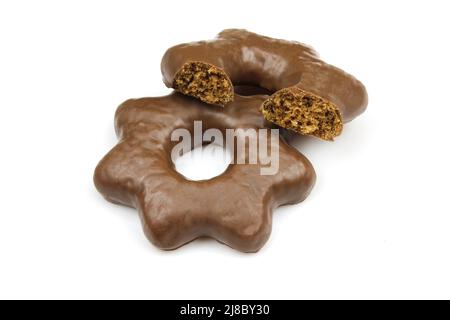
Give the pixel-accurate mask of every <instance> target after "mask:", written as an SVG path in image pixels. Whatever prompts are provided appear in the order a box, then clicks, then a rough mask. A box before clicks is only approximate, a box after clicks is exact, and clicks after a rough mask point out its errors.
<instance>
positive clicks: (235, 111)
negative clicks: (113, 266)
mask: <svg viewBox="0 0 450 320" xmlns="http://www.w3.org/2000/svg"><path fill="white" fill-rule="evenodd" d="M266 97H267V96H262V95H260V96H252V97H242V96H238V95H236V97H235V100H234V102H232V103H231V104H230V105H228V106H227V108H221V107H218V106H210V105H207V104H204V103H202V102H200V101H198V100H196V99H193V98H190V97H186V96H183V95H181V94H179V93H172V94H170V95H168V96H165V97H157V98H142V99H136V100H128V101H126V102H124V103H123V104H122V105H121V106H120V107H119V108H118V110H117V112H116V117H115V127H116V133H117V135H118V138H119V143H118V144H117V145H116V146H115V147H114V148H113V149H112V150H111V151H110V152H109V153H108V154H107V155H106V156H105V157H104V158H103V159H102V160H101V161H100V163H99V164H98V166H97V168H96V170H95V174H94V181H95V185H96V187H97V189H98V190H99V191H100V193H101V194H102V195H103V196H104V197H105V198H106V199H107V200H109V201H111V202H114V203H120V204H124V205H127V206H131V207H135V208H137V209H138V211H139V213H140V217H141V221H142V224H143V229H144V231H145V234H146V235H147V237H148V238H149V240H150V241H151V242H153V243H154V244H155V245H156V246H157V247H159V248H162V249H175V248H177V247H179V246H182V245H183V244H186V243H187V242H190V241H192V240H194V239H196V238H198V237H203V236H205V237H212V238H215V239H217V240H218V241H220V242H223V243H225V244H227V245H229V246H230V247H233V248H235V249H237V250H240V251H244V252H254V251H257V250H259V249H260V248H261V247H262V246H263V245H264V243H265V242H266V241H267V239H268V237H269V234H270V231H271V224H272V221H271V220H272V211H273V209H274V208H276V207H278V206H281V205H284V204H294V203H298V202H300V201H302V200H303V199H305V198H306V197H307V195H308V194H309V193H310V191H311V189H312V187H313V185H314V182H315V172H314V169H313V167H312V165H311V163H310V162H309V161H308V160H307V159H306V158H305V157H304V156H303V155H301V154H300V153H299V152H298V151H297V150H295V149H294V148H292V147H291V146H289V145H288V144H286V143H285V142H284V140H282V139H280V145H279V170H278V173H276V174H275V175H260V168H261V165H260V164H231V165H229V167H228V168H227V170H226V171H225V172H224V173H223V174H221V175H219V176H217V177H214V178H212V179H209V180H201V181H190V180H187V179H186V178H185V177H184V176H182V175H181V174H179V173H178V172H177V171H176V170H175V168H174V164H173V162H172V160H171V150H172V148H173V146H174V144H176V143H175V142H172V141H171V139H170V137H171V133H172V131H173V130H174V129H177V128H185V129H187V130H189V131H190V132H192V131H193V123H194V121H195V120H201V121H203V130H206V129H208V128H217V129H219V130H222V131H223V130H225V129H226V128H255V129H258V128H264V127H265V125H266V123H265V120H264V118H263V117H262V115H261V113H260V112H259V107H260V105H261V103H262V101H263V100H264V99H265V98H266ZM269 141H270V139H269Z"/></svg>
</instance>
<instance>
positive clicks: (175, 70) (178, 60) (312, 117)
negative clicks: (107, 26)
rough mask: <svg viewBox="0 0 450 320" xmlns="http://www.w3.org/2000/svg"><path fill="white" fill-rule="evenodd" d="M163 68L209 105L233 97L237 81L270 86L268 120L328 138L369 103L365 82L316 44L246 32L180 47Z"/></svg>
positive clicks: (171, 83) (174, 84) (171, 82)
mask: <svg viewBox="0 0 450 320" xmlns="http://www.w3.org/2000/svg"><path fill="white" fill-rule="evenodd" d="M161 70H162V74H163V79H164V83H165V84H166V86H168V87H171V88H174V89H175V90H178V91H179V92H181V93H183V94H186V95H190V96H193V97H196V98H198V99H200V100H202V101H204V102H206V103H209V104H217V105H226V104H227V103H229V102H230V101H232V100H233V85H253V86H258V87H261V88H265V89H267V90H269V91H271V92H272V93H273V95H272V96H271V97H270V98H269V99H267V100H266V101H265V102H264V103H263V105H262V113H263V114H264V117H265V118H266V119H267V120H269V121H271V122H273V123H276V124H277V125H279V126H281V127H284V128H287V129H289V130H292V131H295V132H297V133H300V134H305V135H312V136H315V137H319V138H321V139H324V140H333V138H334V137H336V136H338V135H339V134H340V133H341V131H342V128H343V123H344V122H348V121H351V120H352V119H354V118H355V117H356V116H358V115H359V114H361V113H362V112H363V111H364V110H365V109H366V106H367V101H368V98H367V92H366V89H365V87H364V85H363V84H362V83H361V82H360V81H358V80H357V79H356V78H354V77H353V76H351V75H349V74H348V73H346V72H344V71H342V70H340V69H338V68H336V67H334V66H331V65H329V64H327V63H325V62H323V61H322V60H320V59H319V57H318V54H317V53H316V52H315V51H314V50H313V49H312V48H310V47H308V46H306V45H304V44H301V43H298V42H291V41H285V40H280V39H273V38H269V37H265V36H261V35H258V34H256V33H252V32H248V31H246V30H239V29H228V30H224V31H222V32H221V33H219V35H218V36H217V38H216V39H214V40H210V41H198V42H191V43H184V44H180V45H177V46H174V47H172V48H170V49H169V50H167V52H166V53H165V54H164V57H163V59H162V62H161Z"/></svg>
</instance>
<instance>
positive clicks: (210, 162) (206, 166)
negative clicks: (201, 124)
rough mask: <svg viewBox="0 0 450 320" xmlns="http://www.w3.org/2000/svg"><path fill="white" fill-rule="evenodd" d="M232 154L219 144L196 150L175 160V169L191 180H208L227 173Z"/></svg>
mask: <svg viewBox="0 0 450 320" xmlns="http://www.w3.org/2000/svg"><path fill="white" fill-rule="evenodd" d="M230 163H231V155H230V153H229V152H228V151H227V150H226V149H225V148H223V147H222V146H219V145H217V144H208V145H204V146H203V147H198V148H195V149H193V150H191V151H189V152H187V153H185V154H184V155H182V156H181V157H179V158H177V159H176V160H175V169H176V170H177V172H178V173H180V174H182V175H183V176H184V177H186V178H187V179H189V180H194V181H198V180H207V179H211V178H214V177H217V176H219V175H221V174H222V173H224V172H225V170H226V169H227V168H228V166H229V165H230Z"/></svg>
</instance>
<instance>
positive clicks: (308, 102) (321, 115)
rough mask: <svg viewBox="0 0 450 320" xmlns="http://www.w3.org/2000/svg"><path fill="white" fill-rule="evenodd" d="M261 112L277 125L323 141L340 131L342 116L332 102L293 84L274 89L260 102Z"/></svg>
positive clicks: (331, 138) (330, 138)
mask: <svg viewBox="0 0 450 320" xmlns="http://www.w3.org/2000/svg"><path fill="white" fill-rule="evenodd" d="M262 113H263V115H264V117H265V118H266V119H267V120H268V121H270V122H273V123H275V124H277V125H279V126H280V127H283V128H286V129H290V130H293V131H295V132H297V133H300V134H304V135H312V136H315V137H319V138H321V139H324V140H333V138H334V137H336V136H338V135H339V134H340V133H341V132H342V117H341V114H340V112H339V109H338V108H337V107H336V106H335V105H334V104H333V103H331V102H329V101H328V100H325V99H323V98H321V97H319V96H317V95H314V94H312V93H310V92H307V91H304V90H302V89H300V88H296V87H293V88H286V89H282V90H280V91H277V92H275V93H274V94H273V95H272V96H270V97H269V99H267V100H266V101H264V103H263V105H262Z"/></svg>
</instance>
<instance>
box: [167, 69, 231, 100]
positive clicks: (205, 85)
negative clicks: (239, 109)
mask: <svg viewBox="0 0 450 320" xmlns="http://www.w3.org/2000/svg"><path fill="white" fill-rule="evenodd" d="M173 87H174V89H175V90H177V91H179V92H181V93H183V94H185V95H188V96H192V97H195V98H197V99H200V100H201V101H203V102H206V103H209V104H215V105H220V106H224V105H226V104H227V103H229V102H231V101H233V85H232V83H231V80H230V78H229V77H228V76H227V74H226V73H225V72H224V71H223V70H222V69H220V68H217V67H215V66H213V65H211V64H208V63H204V62H199V61H191V62H186V63H185V64H184V65H183V66H182V67H181V69H180V70H179V71H178V72H177V74H176V75H175V78H174V80H173Z"/></svg>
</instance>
